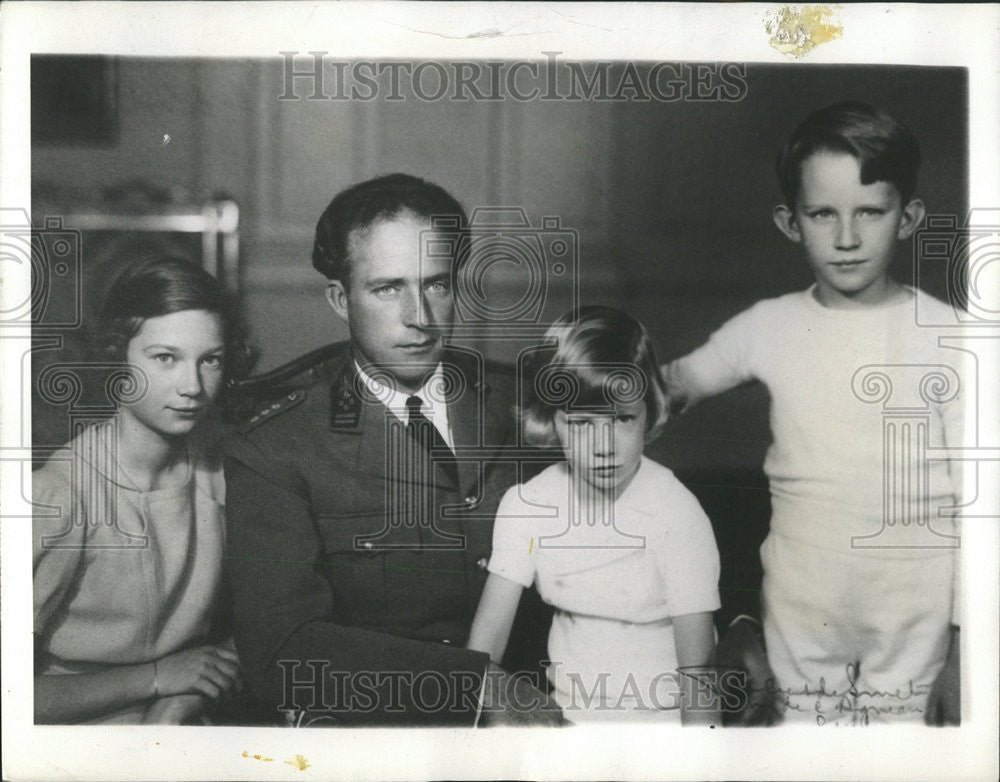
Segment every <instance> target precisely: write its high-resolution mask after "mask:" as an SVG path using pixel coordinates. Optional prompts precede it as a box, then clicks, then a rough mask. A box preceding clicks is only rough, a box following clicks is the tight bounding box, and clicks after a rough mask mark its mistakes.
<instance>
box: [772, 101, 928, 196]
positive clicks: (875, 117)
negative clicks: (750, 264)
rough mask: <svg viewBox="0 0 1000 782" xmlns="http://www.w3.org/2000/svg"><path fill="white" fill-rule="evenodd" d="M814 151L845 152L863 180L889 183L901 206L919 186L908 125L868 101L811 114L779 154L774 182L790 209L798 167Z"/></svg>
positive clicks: (915, 152)
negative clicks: (900, 201)
mask: <svg viewBox="0 0 1000 782" xmlns="http://www.w3.org/2000/svg"><path fill="white" fill-rule="evenodd" d="M817 152H843V153H847V154H848V155H852V156H854V157H855V158H856V159H857V161H858V162H859V163H860V164H861V183H862V184H865V185H870V184H871V183H873V182H890V183H891V184H893V185H895V186H896V189H897V190H898V191H899V195H900V196H901V197H902V200H903V204H904V205H905V204H907V203H909V201H910V199H911V198H912V197H913V192H914V190H915V189H916V186H917V169H918V168H919V167H920V147H919V146H918V144H917V140H916V139H915V138H914V137H913V134H912V133H911V132H910V130H909V128H907V127H906V126H905V125H902V124H901V123H900V122H898V121H897V120H896V119H895V118H894V117H893V116H892V115H890V114H889V113H888V112H885V111H883V110H881V109H876V108H874V107H872V106H869V105H868V104H867V103H860V102H858V101H848V102H845V103H835V104H833V105H831V106H827V107H825V108H822V109H820V110H819V111H816V112H813V113H812V114H810V115H809V116H808V117H806V119H805V120H804V121H803V122H802V124H801V125H799V126H798V127H797V128H796V129H795V131H794V132H793V133H792V135H791V137H790V138H789V139H788V141H786V142H785V144H784V146H783V147H782V148H781V151H780V152H779V153H778V161H777V169H778V182H779V183H780V184H781V191H782V193H783V194H784V197H785V203H786V204H787V205H788V207H789V208H793V209H794V207H795V199H796V198H797V197H798V194H799V188H800V186H801V184H802V165H803V164H804V163H805V161H806V160H807V159H808V158H809V157H811V156H812V155H814V154H816V153H817Z"/></svg>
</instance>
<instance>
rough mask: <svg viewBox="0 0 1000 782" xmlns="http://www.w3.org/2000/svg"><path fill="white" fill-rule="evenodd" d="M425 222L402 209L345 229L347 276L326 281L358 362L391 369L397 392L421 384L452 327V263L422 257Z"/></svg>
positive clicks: (442, 349) (435, 257)
mask: <svg viewBox="0 0 1000 782" xmlns="http://www.w3.org/2000/svg"><path fill="white" fill-rule="evenodd" d="M429 230H430V221H429V220H426V219H424V218H420V217H416V216H415V215H413V214H412V213H409V212H404V213H401V214H399V215H396V216H395V217H390V218H386V219H383V220H378V221H376V222H374V223H372V224H371V225H370V226H368V227H367V228H364V229H358V230H355V231H353V232H352V233H351V234H350V237H349V239H348V254H349V256H350V278H349V284H348V285H347V286H346V287H345V286H344V285H342V284H341V283H340V282H338V281H336V280H335V281H333V282H331V283H330V286H329V288H328V290H327V297H328V299H329V301H330V304H331V305H332V306H333V308H334V310H335V311H336V312H337V314H338V315H340V317H342V318H343V319H344V320H345V321H346V322H347V325H348V326H349V328H350V330H351V339H352V340H353V342H354V346H355V348H356V350H357V352H358V360H359V361H360V363H361V364H362V365H365V364H369V365H374V366H375V367H377V368H378V369H380V370H382V372H387V373H388V374H391V375H392V376H393V377H394V378H395V379H396V382H397V386H398V388H399V389H400V390H401V391H405V392H413V391H416V390H417V389H419V388H420V386H421V385H422V384H423V381H424V379H425V377H426V376H427V374H428V373H429V372H430V371H431V370H433V368H434V367H435V366H437V364H438V362H440V360H441V355H442V353H443V351H444V341H445V339H446V338H447V337H448V335H449V334H450V333H451V327H452V321H453V320H454V314H455V312H454V310H455V305H454V300H453V297H452V289H451V261H450V260H449V259H447V258H442V257H439V256H437V255H430V256H428V257H424V258H421V246H422V243H421V234H422V233H423V232H425V231H429Z"/></svg>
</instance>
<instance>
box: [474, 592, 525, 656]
mask: <svg viewBox="0 0 1000 782" xmlns="http://www.w3.org/2000/svg"><path fill="white" fill-rule="evenodd" d="M523 589H524V587H522V586H521V585H520V584H518V583H517V582H516V581H511V580H510V579H507V578H504V577H503V576H498V575H497V574H496V573H490V575H489V577H487V579H486V586H485V587H483V595H482V597H480V598H479V607H478V608H477V609H476V618H475V619H473V620H472V629H471V630H470V631H469V642H468V644H466V646H468V648H469V649H474V650H475V651H477V652H486V653H487V654H488V655H489V656H490V661H491V662H493V663H496V664H498V665H499V664H500V660H501V658H503V653H504V651H505V650H506V649H507V641H508V640H509V639H510V628H511V627H513V625H514V616H515V614H516V613H517V604H518V603H519V602H520V600H521V592H522V591H523Z"/></svg>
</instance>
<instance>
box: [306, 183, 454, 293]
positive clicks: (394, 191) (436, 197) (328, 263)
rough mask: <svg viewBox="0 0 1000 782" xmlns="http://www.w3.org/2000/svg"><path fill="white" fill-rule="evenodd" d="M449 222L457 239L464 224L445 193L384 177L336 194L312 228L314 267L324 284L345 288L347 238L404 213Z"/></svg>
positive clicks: (348, 269)
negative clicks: (336, 282) (332, 282)
mask: <svg viewBox="0 0 1000 782" xmlns="http://www.w3.org/2000/svg"><path fill="white" fill-rule="evenodd" d="M407 212H409V213H412V214H414V215H416V216H417V217H425V218H427V219H428V220H430V219H431V218H442V220H444V219H446V220H447V221H448V225H449V226H451V228H450V230H452V231H454V235H455V238H456V241H455V246H456V251H457V250H458V245H459V244H460V243H459V242H458V241H457V239H458V237H459V235H460V234H462V235H464V232H466V231H467V230H468V229H467V226H468V218H467V217H466V214H465V210H464V209H463V208H462V205H461V204H459V203H458V201H456V200H455V199H454V197H452V196H451V195H450V194H449V193H448V191H446V190H445V189H444V188H442V187H440V186H438V185H435V184H434V183H432V182H428V181H426V180H424V179H420V178H419V177H415V176H411V175H409V174H388V175H387V176H381V177H378V178H376V179H369V180H368V181H367V182H361V183H359V184H356V185H353V186H352V187H349V188H347V189H346V190H344V191H342V192H341V193H338V194H337V195H336V196H335V197H334V199H333V200H332V201H331V202H330V204H329V206H327V207H326V210H325V211H324V212H323V214H322V215H321V216H320V218H319V222H317V223H316V239H315V241H314V242H313V252H312V263H313V266H314V267H315V268H316V270H317V271H319V272H321V273H322V274H323V275H324V276H326V278H327V279H330V280H339V281H341V282H342V283H344V284H345V285H346V284H347V282H348V280H349V278H350V274H351V259H350V253H349V252H348V242H349V240H350V236H351V232H352V231H356V230H358V229H364V228H367V227H368V226H370V225H371V224H372V223H374V222H376V221H378V220H385V219H390V218H393V217H397V216H398V215H400V214H403V213H407Z"/></svg>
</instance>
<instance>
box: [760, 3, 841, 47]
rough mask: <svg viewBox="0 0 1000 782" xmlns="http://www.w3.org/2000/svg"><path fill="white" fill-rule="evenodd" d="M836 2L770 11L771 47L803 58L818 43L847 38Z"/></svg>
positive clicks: (767, 24) (766, 22) (766, 24)
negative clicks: (838, 14) (838, 16)
mask: <svg viewBox="0 0 1000 782" xmlns="http://www.w3.org/2000/svg"><path fill="white" fill-rule="evenodd" d="M838 8H839V6H836V5H832V6H831V5H802V6H790V5H786V6H782V7H781V8H779V9H777V10H774V11H768V12H767V14H766V15H765V17H764V31H765V32H766V33H767V34H768V35H770V36H771V40H770V41H768V43H770V44H771V47H772V48H774V49H776V50H777V51H779V52H781V53H782V54H789V55H791V56H793V57H802V56H803V55H805V54H808V53H809V52H811V51H812V50H813V49H815V48H816V47H817V46H819V45H820V44H823V43H827V42H828V41H832V40H834V39H836V38H843V37H844V26H843V25H842V24H841V23H840V19H838V18H837V9H838Z"/></svg>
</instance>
